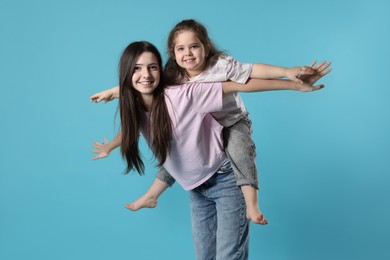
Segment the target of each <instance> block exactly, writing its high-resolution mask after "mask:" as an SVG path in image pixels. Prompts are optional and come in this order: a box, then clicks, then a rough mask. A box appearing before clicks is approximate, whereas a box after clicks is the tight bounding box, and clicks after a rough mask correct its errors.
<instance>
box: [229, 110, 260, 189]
mask: <svg viewBox="0 0 390 260" xmlns="http://www.w3.org/2000/svg"><path fill="white" fill-rule="evenodd" d="M223 142H224V144H225V152H226V155H227V156H228V158H229V160H230V162H231V164H232V167H233V170H234V174H235V175H236V179H237V185H238V186H241V185H250V186H252V187H253V188H255V189H259V184H258V177H257V166H256V145H255V143H254V142H253V140H252V122H251V120H250V119H249V117H248V114H247V115H246V116H245V117H243V118H241V120H240V121H238V122H237V123H235V124H234V125H232V126H230V127H225V128H224V129H223Z"/></svg>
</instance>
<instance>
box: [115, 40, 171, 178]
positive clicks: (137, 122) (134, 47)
mask: <svg viewBox="0 0 390 260" xmlns="http://www.w3.org/2000/svg"><path fill="white" fill-rule="evenodd" d="M144 52H151V53H153V54H154V55H155V56H156V58H157V61H158V66H159V72H160V82H159V84H158V86H157V87H156V89H155V90H154V92H153V102H152V107H151V110H150V116H149V117H147V116H146V114H145V111H144V109H143V105H142V102H141V100H140V97H139V93H138V91H137V90H136V89H135V88H134V87H133V83H132V77H133V73H134V69H135V65H136V63H137V61H138V58H139V57H140V56H141V54H142V53H144ZM119 86H120V93H119V111H120V118H121V130H122V140H121V154H122V157H123V158H124V159H125V160H126V162H127V167H126V170H125V172H126V173H128V172H130V171H131V170H132V169H134V168H135V169H136V170H137V172H138V173H139V174H140V175H142V174H144V171H145V166H144V163H143V161H142V158H141V153H140V150H139V145H138V142H139V135H140V129H141V128H142V126H145V125H146V124H147V125H148V126H149V127H147V129H149V133H147V134H148V135H149V138H150V139H149V140H150V141H151V144H152V145H151V149H152V151H153V153H154V155H155V157H156V158H157V160H158V164H157V165H158V166H162V165H163V164H164V162H165V160H166V157H167V155H168V153H169V150H170V147H171V146H170V144H171V140H172V135H173V134H172V124H171V118H170V117H169V113H168V109H167V106H166V103H165V98H164V87H165V83H164V77H163V72H162V59H161V55H160V53H159V51H158V50H157V48H156V47H155V46H154V45H153V44H151V43H149V42H145V41H140V42H133V43H131V44H130V45H129V46H127V48H126V49H125V50H124V51H123V54H122V56H121V59H120V63H119ZM146 120H148V121H146Z"/></svg>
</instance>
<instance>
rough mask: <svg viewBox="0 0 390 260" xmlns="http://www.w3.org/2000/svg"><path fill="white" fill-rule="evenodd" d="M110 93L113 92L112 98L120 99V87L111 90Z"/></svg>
mask: <svg viewBox="0 0 390 260" xmlns="http://www.w3.org/2000/svg"><path fill="white" fill-rule="evenodd" d="M110 91H111V93H112V96H113V97H114V98H119V86H115V87H113V88H111V89H110Z"/></svg>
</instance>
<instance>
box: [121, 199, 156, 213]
mask: <svg viewBox="0 0 390 260" xmlns="http://www.w3.org/2000/svg"><path fill="white" fill-rule="evenodd" d="M156 206H157V199H156V198H155V197H149V196H147V195H143V196H142V197H139V198H138V199H136V200H135V201H133V202H132V203H129V204H126V206H125V207H126V208H127V209H129V210H132V211H137V210H139V209H142V208H154V207H156Z"/></svg>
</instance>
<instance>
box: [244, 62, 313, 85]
mask: <svg viewBox="0 0 390 260" xmlns="http://www.w3.org/2000/svg"><path fill="white" fill-rule="evenodd" d="M313 73H314V69H313V68H312V67H308V66H296V67H291V68H285V67H279V66H273V65H268V64H253V67H252V72H251V75H250V76H249V77H250V78H252V79H278V78H288V79H289V80H291V81H294V82H297V83H300V84H302V83H303V82H302V80H300V79H299V78H300V77H301V76H302V75H311V74H313Z"/></svg>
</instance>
